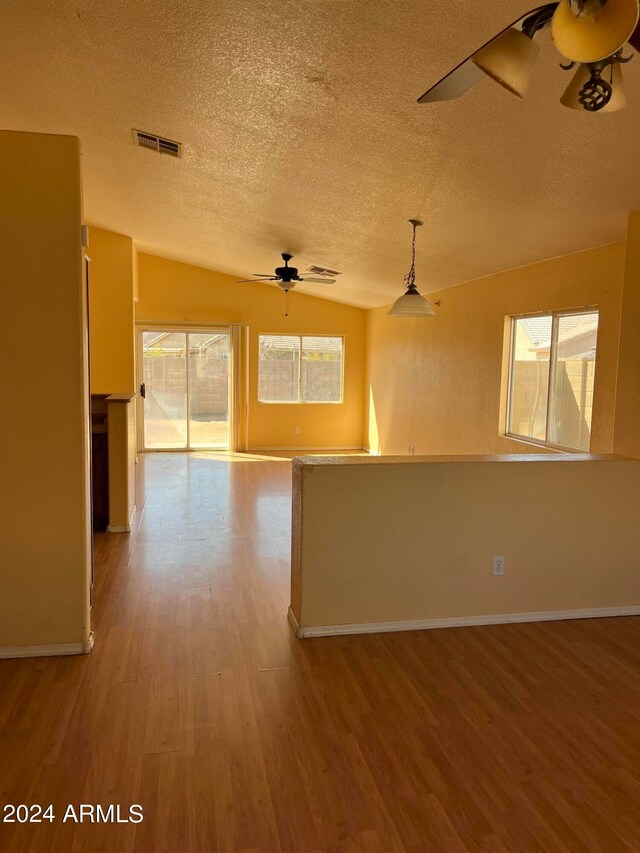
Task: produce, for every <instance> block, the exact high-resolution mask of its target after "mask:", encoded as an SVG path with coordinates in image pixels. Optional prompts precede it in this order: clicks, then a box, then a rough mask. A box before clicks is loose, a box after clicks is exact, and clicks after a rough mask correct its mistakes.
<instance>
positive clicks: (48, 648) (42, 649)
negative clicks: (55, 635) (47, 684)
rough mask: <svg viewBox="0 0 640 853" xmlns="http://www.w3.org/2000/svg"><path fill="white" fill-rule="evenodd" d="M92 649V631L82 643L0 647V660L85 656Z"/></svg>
mask: <svg viewBox="0 0 640 853" xmlns="http://www.w3.org/2000/svg"><path fill="white" fill-rule="evenodd" d="M92 648H93V631H92V632H91V634H89V639H88V640H86V641H85V642H84V643H52V644H51V645H43V646H0V659H5V658H47V657H57V656H58V655H87V654H89V652H90V651H91V649H92Z"/></svg>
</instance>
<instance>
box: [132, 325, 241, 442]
mask: <svg viewBox="0 0 640 853" xmlns="http://www.w3.org/2000/svg"><path fill="white" fill-rule="evenodd" d="M140 341H141V364H142V382H143V386H142V389H143V394H144V398H143V412H144V415H143V419H142V420H143V436H144V438H143V447H144V449H145V450H198V449H209V450H211V449H216V450H218V449H220V450H222V449H227V448H228V447H229V387H230V386H229V365H230V347H229V333H228V331H227V330H224V329H204V330H203V329H197V330H188V329H186V330H174V329H143V330H141V334H140Z"/></svg>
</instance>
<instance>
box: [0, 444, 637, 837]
mask: <svg viewBox="0 0 640 853" xmlns="http://www.w3.org/2000/svg"><path fill="white" fill-rule="evenodd" d="M235 459H236V461H234V457H233V456H226V455H224V454H213V453H198V454H193V455H188V454H149V455H147V456H144V457H143V458H142V459H141V464H140V465H139V466H138V467H139V468H140V483H139V497H138V507H139V510H140V511H139V514H138V527H137V528H136V530H134V531H133V532H132V533H131V534H113V535H107V534H97V535H96V539H95V586H94V608H93V625H94V629H95V640H96V642H95V648H94V651H93V653H92V654H91V655H88V656H86V657H78V658H57V659H33V660H20V661H11V660H7V661H0V762H1V764H0V799H1V800H2V803H14V804H17V803H40V804H42V805H47V804H48V803H50V802H51V803H53V804H54V805H55V810H56V813H57V814H58V816H59V819H58V820H57V821H56V822H55V823H54V824H52V825H49V824H40V825H35V824H31V825H18V824H6V823H5V824H0V850H1V851H2V853H4V851H35V853H50V851H61V852H62V851H64V853H69V851H72V853H76V851H107V853H111V851H127V852H128V851H132V853H133V852H134V851H143V853H146V851H150V853H156V851H166V853H191V852H192V851H193V853H201V852H202V853H217V851H225V853H226V852H227V851H228V853H238V851H247V853H248V851H277V853H284V851H287V852H288V851H292V853H314V851H318V853H319V851H337V853H344V851H372V853H373V852H374V851H375V853H395V851H397V852H398V853H401V851H435V853H453V851H492V853H505V851H510V852H511V851H515V853H523V851H536V852H537V851H541V850H544V851H545V853H546V851H551V853H555V851H558V853H560V851H564V853H566V851H570V852H571V853H578V851H588V853H592V851H593V853H595V851H600V853H619V852H620V853H624V851H634V853H637V851H638V850H640V810H639V809H638V805H637V804H638V802H640V771H639V769H638V768H639V767H640V619H638V618H626V619H622V618H616V619H601V620H582V621H574V622H564V623H562V622H556V623H538V624H529V625H524V624H523V625H501V626H486V627H475V628H459V629H447V630H440V631H424V632H407V633H399V634H385V635H366V636H354V637H327V638H316V639H310V640H297V639H296V638H295V637H294V636H293V634H292V632H291V630H290V628H289V626H288V623H287V621H286V606H287V603H288V594H289V563H288V542H289V529H290V512H291V498H290V480H291V470H290V461H289V460H288V459H287V458H285V456H284V455H281V456H279V455H276V454H274V455H273V457H271V458H269V457H266V456H264V457H261V458H259V459H258V458H251V457H249V456H247V457H245V458H242V457H235ZM80 803H87V804H94V805H95V804H98V803H99V804H101V805H102V806H103V807H105V808H106V807H108V806H109V805H111V804H120V806H121V810H122V812H123V813H124V812H128V809H129V806H130V805H132V804H137V803H140V804H141V805H142V807H143V809H144V815H145V817H144V821H143V823H141V824H137V825H136V824H127V823H124V824H113V823H106V824H105V823H100V824H98V823H83V824H75V823H73V822H67V823H62V821H61V817H62V814H63V813H64V809H65V807H66V805H67V804H72V805H74V806H76V807H77V806H78V805H79V804H80Z"/></svg>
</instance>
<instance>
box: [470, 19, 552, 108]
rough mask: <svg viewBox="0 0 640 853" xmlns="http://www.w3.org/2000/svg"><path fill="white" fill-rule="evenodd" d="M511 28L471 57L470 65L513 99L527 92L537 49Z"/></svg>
mask: <svg viewBox="0 0 640 853" xmlns="http://www.w3.org/2000/svg"><path fill="white" fill-rule="evenodd" d="M534 32H535V30H534V31H533V32H532V33H531V35H528V34H526V33H524V32H522V31H521V30H516V29H515V27H510V28H509V29H508V30H505V31H504V32H503V33H501V34H500V35H499V36H498V37H497V38H494V39H493V41H490V42H489V44H487V45H485V46H484V47H482V48H480V50H479V51H477V52H476V53H474V54H473V56H472V57H471V59H472V61H473V63H474V65H477V66H478V68H480V69H481V71H484V73H485V74H486V75H487V76H488V77H491V79H492V80H495V81H496V83H500V85H501V86H504V88H505V89H507V90H508V91H509V92H511V93H512V94H513V95H517V96H518V97H519V98H524V96H525V95H526V94H527V91H528V89H529V84H530V83H531V78H532V77H533V71H534V68H535V64H536V59H537V58H538V53H539V52H540V47H539V46H538V44H536V42H534V41H533V33H534Z"/></svg>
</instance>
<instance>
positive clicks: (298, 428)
mask: <svg viewBox="0 0 640 853" xmlns="http://www.w3.org/2000/svg"><path fill="white" fill-rule="evenodd" d="M296 435H300V427H296Z"/></svg>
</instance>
